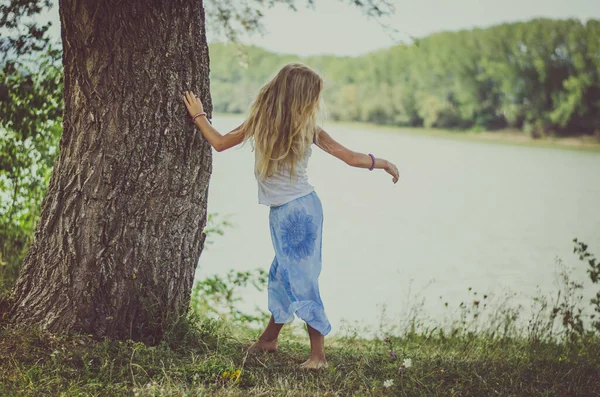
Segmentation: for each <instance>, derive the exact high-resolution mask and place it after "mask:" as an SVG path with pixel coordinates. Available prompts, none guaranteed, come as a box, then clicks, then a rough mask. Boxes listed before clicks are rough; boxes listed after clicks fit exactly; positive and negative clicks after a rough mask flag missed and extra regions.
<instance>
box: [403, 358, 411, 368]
mask: <svg viewBox="0 0 600 397" xmlns="http://www.w3.org/2000/svg"><path fill="white" fill-rule="evenodd" d="M402 365H404V367H406V368H410V367H412V360H411V359H410V358H405V359H404V361H402Z"/></svg>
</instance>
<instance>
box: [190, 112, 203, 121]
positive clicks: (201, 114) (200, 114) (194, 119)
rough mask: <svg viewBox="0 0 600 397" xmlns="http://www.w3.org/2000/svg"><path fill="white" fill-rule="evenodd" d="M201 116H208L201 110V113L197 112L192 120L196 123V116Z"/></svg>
mask: <svg viewBox="0 0 600 397" xmlns="http://www.w3.org/2000/svg"><path fill="white" fill-rule="evenodd" d="M201 116H206V112H200V113H197V114H195V115H194V116H193V117H192V121H193V122H194V123H195V122H196V118H197V117H201Z"/></svg>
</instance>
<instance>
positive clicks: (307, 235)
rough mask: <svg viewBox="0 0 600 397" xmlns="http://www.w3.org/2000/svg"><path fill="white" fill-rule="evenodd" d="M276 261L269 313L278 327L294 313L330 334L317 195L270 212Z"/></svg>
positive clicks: (270, 289) (302, 198) (321, 227)
mask: <svg viewBox="0 0 600 397" xmlns="http://www.w3.org/2000/svg"><path fill="white" fill-rule="evenodd" d="M269 224H270V227H271V239H272V240H273V248H274V249H275V259H273V263H272V264H271V269H270V271H269V283H268V294H269V311H270V312H271V314H272V315H273V319H274V321H275V322H276V323H278V324H283V323H289V322H291V321H293V320H294V313H295V314H296V315H297V316H298V317H299V318H300V319H302V320H304V321H305V322H306V323H307V324H308V325H310V326H311V327H312V328H314V329H316V330H317V331H319V332H320V333H321V334H323V335H327V334H328V333H329V331H331V324H329V320H328V319H327V316H326V315H325V308H324V307H323V302H322V301H321V295H320V294H319V283H318V279H319V274H320V273H321V247H322V244H321V241H322V239H321V233H322V230H323V207H322V206H321V200H319V196H317V193H316V192H314V191H313V192H312V193H309V194H307V195H306V196H302V197H300V198H297V199H295V200H292V201H290V202H289V203H286V204H283V205H281V206H278V207H271V210H270V212H269Z"/></svg>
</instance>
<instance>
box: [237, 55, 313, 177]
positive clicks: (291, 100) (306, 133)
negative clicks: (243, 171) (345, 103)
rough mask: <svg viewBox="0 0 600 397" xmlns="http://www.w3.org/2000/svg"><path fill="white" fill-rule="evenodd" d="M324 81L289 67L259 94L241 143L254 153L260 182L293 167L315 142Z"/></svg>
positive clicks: (296, 66)
mask: <svg viewBox="0 0 600 397" xmlns="http://www.w3.org/2000/svg"><path fill="white" fill-rule="evenodd" d="M322 89H323V80H322V79H321V77H320V76H319V75H318V74H317V73H316V72H315V71H314V70H312V69H311V68H309V67H308V66H305V65H302V64H299V63H292V64H289V65H286V66H284V67H283V68H282V69H281V70H280V71H279V73H277V75H276V76H275V77H274V78H273V79H272V80H271V81H269V82H268V83H267V84H265V85H264V86H263V87H262V89H261V90H260V92H259V94H258V96H257V97H256V99H255V100H254V102H253V103H252V106H251V107H250V114H249V116H248V119H247V120H246V122H245V123H244V127H243V129H244V140H252V141H253V145H254V150H255V151H256V163H255V174H256V176H257V177H258V178H259V179H262V180H264V179H265V178H267V177H269V176H271V175H273V174H274V173H275V172H277V171H278V170H280V169H282V167H290V177H291V176H293V175H294V172H295V167H296V163H297V162H298V161H299V160H300V159H302V158H303V156H304V155H305V153H306V150H308V147H309V146H310V145H311V143H312V142H313V141H316V137H315V134H316V133H317V128H316V122H315V113H316V110H317V109H318V107H319V99H320V95H321V90H322Z"/></svg>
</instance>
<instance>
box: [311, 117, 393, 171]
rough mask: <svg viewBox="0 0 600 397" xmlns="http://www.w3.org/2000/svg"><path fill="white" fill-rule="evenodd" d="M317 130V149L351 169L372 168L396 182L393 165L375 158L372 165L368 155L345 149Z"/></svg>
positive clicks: (322, 131) (320, 130) (320, 129)
mask: <svg viewBox="0 0 600 397" xmlns="http://www.w3.org/2000/svg"><path fill="white" fill-rule="evenodd" d="M317 128H318V129H319V131H318V139H317V146H318V147H320V148H321V149H323V150H324V151H326V152H327V153H329V154H331V155H332V156H334V157H337V158H338V159H340V160H342V161H343V162H345V163H346V164H348V165H350V166H352V167H359V168H371V167H372V166H373V168H380V169H383V170H385V172H387V173H388V174H390V175H391V176H392V182H394V183H396V182H398V178H399V174H398V168H397V167H396V166H395V165H394V164H393V163H391V162H389V161H387V160H385V159H380V158H375V164H373V159H372V158H371V156H370V155H368V154H364V153H358V152H354V151H352V150H350V149H348V148H346V147H345V146H344V145H342V144H340V143H339V142H337V141H336V140H335V139H333V138H332V137H331V136H330V135H329V134H328V133H326V132H325V130H323V129H322V128H320V127H317Z"/></svg>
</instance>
